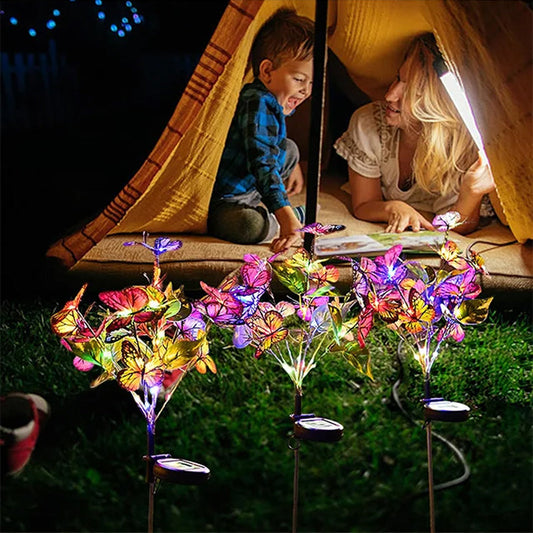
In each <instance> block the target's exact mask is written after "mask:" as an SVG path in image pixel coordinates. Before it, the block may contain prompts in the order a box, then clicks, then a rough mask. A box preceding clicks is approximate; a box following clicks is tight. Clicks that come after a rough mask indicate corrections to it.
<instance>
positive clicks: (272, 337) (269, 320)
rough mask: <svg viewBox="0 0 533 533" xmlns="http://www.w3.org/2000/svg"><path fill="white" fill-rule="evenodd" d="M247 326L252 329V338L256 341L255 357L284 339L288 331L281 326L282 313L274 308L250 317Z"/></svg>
mask: <svg viewBox="0 0 533 533" xmlns="http://www.w3.org/2000/svg"><path fill="white" fill-rule="evenodd" d="M249 327H250V329H251V330H252V336H253V339H254V340H255V341H257V343H258V345H257V349H256V352H255V357H256V358H259V357H260V356H261V354H262V353H263V352H264V351H265V350H267V349H269V348H270V347H271V346H272V345H273V344H275V343H277V342H280V341H282V340H284V339H285V338H286V337H287V335H288V333H289V332H288V330H287V328H286V327H284V326H283V315H282V314H281V313H280V312H279V311H277V310H275V309H270V310H268V311H266V312H264V313H258V314H256V315H254V316H253V317H251V318H250V321H249Z"/></svg>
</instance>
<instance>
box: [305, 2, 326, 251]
mask: <svg viewBox="0 0 533 533" xmlns="http://www.w3.org/2000/svg"><path fill="white" fill-rule="evenodd" d="M327 29H328V0H315V47H314V51H313V93H312V94H311V123H310V124H309V161H308V166H307V193H306V200H305V224H312V223H313V222H316V217H317V211H318V195H319V192H320V166H321V158H322V139H323V133H324V102H325V80H326V63H327ZM304 248H305V249H306V250H307V251H308V252H309V253H310V254H311V253H313V249H314V235H312V234H311V233H305V234H304Z"/></svg>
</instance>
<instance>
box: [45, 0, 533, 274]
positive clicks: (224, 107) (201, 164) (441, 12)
mask: <svg viewBox="0 0 533 533" xmlns="http://www.w3.org/2000/svg"><path fill="white" fill-rule="evenodd" d="M282 6H288V7H293V8H294V9H296V10H297V11H298V13H300V14H302V15H306V16H308V17H310V18H314V14H315V13H314V12H315V3H314V2H312V1H310V0H230V1H229V2H228V5H227V8H226V10H225V12H224V14H223V16H222V18H221V20H220V22H219V24H218V27H217V29H216V30H215V33H214V35H213V37H212V38H211V40H210V41H209V43H208V45H207V47H206V49H205V52H204V54H203V55H202V57H201V59H200V61H199V63H198V65H197V67H196V69H195V71H194V73H193V75H192V77H191V79H190V81H189V83H188V85H187V87H186V88H185V91H184V93H183V95H182V96H181V98H180V100H179V102H178V104H177V107H176V109H175V111H174V113H173V115H172V117H171V118H170V120H169V122H168V124H167V126H166V128H165V130H164V132H163V133H162V135H161V138H160V139H159V141H158V142H157V144H156V146H155V147H154V149H153V150H152V152H151V153H150V155H149V157H148V158H147V159H146V161H145V162H144V164H143V165H142V166H141V168H140V169H139V170H138V172H137V173H136V174H135V175H134V176H133V178H132V179H131V180H130V181H129V182H128V183H127V184H126V185H125V187H124V188H123V189H122V191H121V192H120V193H119V194H118V195H117V196H116V197H115V198H114V199H113V200H112V201H111V203H110V204H109V205H108V206H107V207H106V208H105V209H104V211H103V212H102V213H101V214H100V215H99V216H97V217H96V218H95V219H94V220H92V221H91V222H89V223H88V224H86V225H85V226H84V227H83V228H81V229H80V230H79V231H77V232H75V233H73V234H71V235H69V236H66V237H65V238H63V239H60V240H59V241H58V242H56V243H55V244H53V245H52V246H51V247H50V249H49V250H48V252H47V256H48V257H50V258H54V259H56V260H58V261H60V262H61V263H62V264H63V265H64V266H66V267H68V268H71V269H72V268H73V267H74V269H75V267H76V265H79V263H80V262H81V261H83V259H84V258H86V257H87V254H88V253H89V252H90V251H91V250H92V249H93V248H94V247H95V246H96V245H97V243H99V242H100V241H102V240H103V239H104V238H112V236H113V235H122V234H141V233H142V232H149V233H150V234H152V235H154V234H155V235H157V234H162V233H163V234H169V233H172V234H188V235H198V236H201V235H203V234H205V233H206V226H207V225H206V219H207V210H208V204H209V197H210V192H211V189H212V186H213V182H214V177H215V174H216V170H217V166H218V163H219V160H220V156H221V153H222V149H223V145H224V140H225V136H226V134H227V131H228V129H229V125H230V122H231V118H232V116H233V112H234V110H235V107H236V104H237V98H238V93H239V89H240V87H241V86H242V84H243V83H244V82H245V81H248V80H249V77H250V72H249V69H247V57H248V53H249V50H250V47H251V44H252V41H253V38H254V36H255V34H256V32H257V30H258V29H259V27H260V26H261V25H262V24H263V22H264V21H265V20H266V19H267V18H268V17H269V16H270V15H272V14H273V13H274V12H275V11H276V10H277V9H279V8H280V7H282ZM327 26H328V40H327V44H328V47H329V50H331V51H332V52H333V53H334V54H335V57H336V58H338V59H339V60H340V62H341V63H342V65H343V66H344V68H345V70H346V73H347V74H348V77H349V78H350V80H351V81H352V82H353V83H354V84H355V85H356V86H357V87H358V88H359V89H360V90H361V91H363V92H364V93H365V94H366V95H368V96H369V98H371V99H379V98H381V97H382V96H383V95H384V92H385V90H386V88H387V86H388V85H389V84H390V82H391V80H392V79H393V78H394V76H395V74H396V71H397V69H398V66H399V65H400V63H401V60H402V57H403V54H404V52H405V50H406V48H407V45H408V43H409V42H410V40H411V39H412V38H413V37H414V36H415V35H417V34H420V33H423V32H426V31H434V32H435V33H436V35H437V37H438V41H439V43H440V45H441V48H442V51H443V53H444V55H445V57H446V59H447V61H448V62H449V63H450V64H451V65H452V66H453V68H454V69H455V70H456V72H458V74H459V75H460V78H461V80H462V82H463V84H464V86H465V89H466V91H467V93H468V95H469V97H470V99H471V101H472V104H473V110H474V114H475V116H476V120H477V122H478V124H479V126H480V130H481V133H482V136H483V138H484V141H485V148H486V152H487V154H488V157H489V160H490V161H491V166H492V169H493V173H494V177H495V181H496V184H497V195H496V194H493V198H492V200H493V204H495V207H497V212H498V215H499V217H500V219H501V220H502V221H503V222H504V223H505V224H507V225H508V226H509V229H510V235H511V233H512V235H511V237H513V236H514V238H516V240H517V241H518V242H520V243H525V242H526V241H527V240H528V239H531V238H532V237H533V204H532V203H531V202H526V203H524V201H523V198H531V197H532V193H533V182H532V180H531V177H532V176H533V172H532V164H531V108H532V106H531V94H532V91H531V81H532V75H531V55H532V48H531V36H532V33H531V30H532V18H531V11H530V8H529V7H528V5H527V4H526V3H525V2H523V1H521V0H509V1H505V0H488V1H478V0H466V1H465V0H432V1H425V0H329V3H328V20H327ZM331 105H333V103H331ZM363 230H364V229H363ZM220 253H221V254H223V252H220ZM519 253H521V252H519Z"/></svg>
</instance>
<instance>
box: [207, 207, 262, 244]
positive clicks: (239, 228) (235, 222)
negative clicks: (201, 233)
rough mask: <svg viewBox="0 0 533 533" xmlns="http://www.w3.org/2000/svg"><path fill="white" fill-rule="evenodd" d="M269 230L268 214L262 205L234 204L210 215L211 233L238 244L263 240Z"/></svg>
mask: <svg viewBox="0 0 533 533" xmlns="http://www.w3.org/2000/svg"><path fill="white" fill-rule="evenodd" d="M267 232H268V214H267V212H266V210H265V209H263V208H262V207H256V208H253V207H247V206H234V207H228V208H223V209H218V210H216V211H215V212H214V213H212V214H210V215H209V233H211V235H214V236H215V237H218V238H219V239H223V240H225V241H230V242H234V243H236V244H255V243H258V242H261V241H262V240H263V239H264V238H265V236H266V234H267Z"/></svg>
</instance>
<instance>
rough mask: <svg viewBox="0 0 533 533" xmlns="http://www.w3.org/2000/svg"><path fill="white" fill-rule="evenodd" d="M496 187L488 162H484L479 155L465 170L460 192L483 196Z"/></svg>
mask: <svg viewBox="0 0 533 533" xmlns="http://www.w3.org/2000/svg"><path fill="white" fill-rule="evenodd" d="M495 188H496V184H495V183H494V177H493V176H492V172H491V170H490V167H489V165H488V163H484V162H483V159H482V158H481V155H479V157H478V158H477V161H476V162H475V163H474V164H473V165H472V166H471V167H470V168H469V169H468V170H467V171H466V174H465V175H464V176H463V179H462V180H461V194H470V195H474V196H483V195H485V194H488V193H489V192H492V191H493V190H494V189H495Z"/></svg>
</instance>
